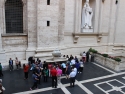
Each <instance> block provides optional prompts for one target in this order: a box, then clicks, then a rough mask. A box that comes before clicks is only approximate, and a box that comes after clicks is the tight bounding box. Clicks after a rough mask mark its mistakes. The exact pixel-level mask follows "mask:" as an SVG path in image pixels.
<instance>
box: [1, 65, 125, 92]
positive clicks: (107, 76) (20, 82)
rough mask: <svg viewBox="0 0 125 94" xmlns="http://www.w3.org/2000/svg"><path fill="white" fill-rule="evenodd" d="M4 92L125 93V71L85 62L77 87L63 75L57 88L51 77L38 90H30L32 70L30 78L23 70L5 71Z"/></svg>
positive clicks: (77, 79) (76, 83)
mask: <svg viewBox="0 0 125 94" xmlns="http://www.w3.org/2000/svg"><path fill="white" fill-rule="evenodd" d="M3 73H4V77H2V78H1V79H3V82H2V83H3V86H4V87H5V89H6V90H5V91H4V94H125V72H120V73H116V72H114V71H112V70H110V69H107V68H104V67H102V66H101V65H99V64H97V63H87V64H85V67H84V71H83V73H82V74H78V75H77V78H76V82H75V87H74V88H70V87H69V80H67V79H65V77H62V80H61V84H60V85H58V88H57V89H54V88H52V87H51V78H49V79H48V82H47V83H44V82H43V80H42V82H41V85H39V86H38V87H39V89H38V90H32V91H30V90H29V88H30V87H31V86H32V84H33V83H32V78H31V74H32V73H31V72H30V74H29V79H28V80H24V79H23V75H24V74H23V70H14V71H11V72H10V71H4V72H3Z"/></svg>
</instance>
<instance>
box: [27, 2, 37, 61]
mask: <svg viewBox="0 0 125 94" xmlns="http://www.w3.org/2000/svg"><path fill="white" fill-rule="evenodd" d="M27 31H28V48H27V50H26V59H28V57H29V56H33V55H34V54H35V50H36V47H37V0H27Z"/></svg>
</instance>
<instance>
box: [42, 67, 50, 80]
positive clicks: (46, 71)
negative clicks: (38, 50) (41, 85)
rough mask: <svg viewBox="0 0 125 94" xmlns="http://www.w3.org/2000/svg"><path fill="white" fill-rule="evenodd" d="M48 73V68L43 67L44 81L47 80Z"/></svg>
mask: <svg viewBox="0 0 125 94" xmlns="http://www.w3.org/2000/svg"><path fill="white" fill-rule="evenodd" d="M48 75H49V70H48V69H47V68H46V67H45V69H43V77H44V82H47V78H48Z"/></svg>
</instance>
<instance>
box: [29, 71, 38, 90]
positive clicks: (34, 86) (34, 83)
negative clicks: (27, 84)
mask: <svg viewBox="0 0 125 94" xmlns="http://www.w3.org/2000/svg"><path fill="white" fill-rule="evenodd" d="M32 78H33V86H32V87H31V88H30V90H33V89H34V88H35V89H38V88H37V84H38V80H39V79H38V78H37V75H36V72H35V71H33V74H32Z"/></svg>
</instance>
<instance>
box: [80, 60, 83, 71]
mask: <svg viewBox="0 0 125 94" xmlns="http://www.w3.org/2000/svg"><path fill="white" fill-rule="evenodd" d="M79 63H80V67H79V70H80V73H82V71H83V68H84V64H83V61H82V60H80V62H79Z"/></svg>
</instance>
